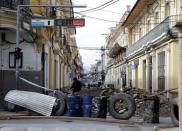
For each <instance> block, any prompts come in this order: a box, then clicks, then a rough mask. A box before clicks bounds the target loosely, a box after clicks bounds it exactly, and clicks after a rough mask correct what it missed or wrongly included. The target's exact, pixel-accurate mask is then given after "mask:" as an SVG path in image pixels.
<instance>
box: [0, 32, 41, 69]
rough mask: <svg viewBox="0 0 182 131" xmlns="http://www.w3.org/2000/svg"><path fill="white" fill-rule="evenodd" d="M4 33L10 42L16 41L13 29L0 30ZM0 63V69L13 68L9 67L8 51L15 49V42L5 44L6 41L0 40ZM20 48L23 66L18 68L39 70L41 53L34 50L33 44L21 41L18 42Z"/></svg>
mask: <svg viewBox="0 0 182 131" xmlns="http://www.w3.org/2000/svg"><path fill="white" fill-rule="evenodd" d="M2 33H5V34H6V40H7V41H10V42H12V43H15V42H16V37H15V31H8V30H6V31H2V30H1V31H0V40H1V34H2ZM0 44H1V46H0V52H1V53H0V65H1V69H2V70H15V69H12V68H9V52H14V51H15V46H16V45H15V44H7V43H6V42H2V41H1V42H0ZM20 48H21V49H22V52H23V67H22V68H21V69H20V70H26V71H41V53H38V52H37V51H36V46H35V44H32V43H27V42H23V43H21V44H20Z"/></svg>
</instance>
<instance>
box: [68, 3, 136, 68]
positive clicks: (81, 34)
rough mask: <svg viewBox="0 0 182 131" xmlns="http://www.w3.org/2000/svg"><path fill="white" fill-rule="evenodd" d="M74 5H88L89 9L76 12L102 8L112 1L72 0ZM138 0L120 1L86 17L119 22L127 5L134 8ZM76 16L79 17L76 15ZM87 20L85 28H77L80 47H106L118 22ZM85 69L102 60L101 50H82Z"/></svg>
mask: <svg viewBox="0 0 182 131" xmlns="http://www.w3.org/2000/svg"><path fill="white" fill-rule="evenodd" d="M72 1H73V4H74V5H80V4H82V5H83V4H86V6H87V8H82V9H74V12H78V11H83V10H88V9H90V8H94V7H97V6H100V5H102V4H104V3H106V2H108V1H110V0H72ZM113 1H117V0H113ZM135 2H136V0H118V2H116V3H114V4H112V5H110V6H108V7H106V8H104V9H102V10H100V11H96V12H91V13H85V14H84V15H87V16H91V17H96V18H101V19H105V20H110V21H119V20H120V19H121V17H122V15H123V13H124V12H125V10H126V5H131V6H133V5H134V4H135ZM75 16H77V15H76V14H75ZM84 18H85V26H84V27H80V28H77V29H76V31H77V34H76V41H77V45H78V47H98V48H100V47H101V46H103V45H105V44H106V43H105V37H106V35H104V34H108V33H109V31H110V30H109V29H110V28H111V27H115V26H116V24H117V23H116V22H106V21H102V20H97V19H93V18H89V17H86V16H85V17H84ZM79 51H80V54H81V56H82V61H83V63H84V67H86V68H89V67H90V65H91V64H94V63H96V60H98V59H101V53H100V51H99V50H84V49H80V50H79Z"/></svg>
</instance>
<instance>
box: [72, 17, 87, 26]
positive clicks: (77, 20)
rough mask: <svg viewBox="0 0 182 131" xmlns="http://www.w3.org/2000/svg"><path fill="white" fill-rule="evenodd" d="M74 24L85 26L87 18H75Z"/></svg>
mask: <svg viewBox="0 0 182 131" xmlns="http://www.w3.org/2000/svg"><path fill="white" fill-rule="evenodd" d="M72 25H73V26H84V25H85V19H73V21H72Z"/></svg>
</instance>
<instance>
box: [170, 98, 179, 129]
mask: <svg viewBox="0 0 182 131" xmlns="http://www.w3.org/2000/svg"><path fill="white" fill-rule="evenodd" d="M170 108H171V120H172V122H173V124H174V125H175V126H179V103H178V98H175V99H173V100H172V101H171V103H170Z"/></svg>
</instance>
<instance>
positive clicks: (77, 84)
mask: <svg viewBox="0 0 182 131" xmlns="http://www.w3.org/2000/svg"><path fill="white" fill-rule="evenodd" d="M81 86H82V84H81V82H80V81H79V80H78V79H77V78H74V79H73V83H72V86H71V89H73V93H75V92H79V91H80V90H81Z"/></svg>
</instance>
